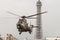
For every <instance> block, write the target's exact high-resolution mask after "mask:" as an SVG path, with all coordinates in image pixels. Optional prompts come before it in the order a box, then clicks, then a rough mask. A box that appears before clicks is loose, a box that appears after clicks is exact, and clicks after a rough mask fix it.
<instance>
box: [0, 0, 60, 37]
mask: <svg viewBox="0 0 60 40" xmlns="http://www.w3.org/2000/svg"><path fill="white" fill-rule="evenodd" d="M36 2H37V0H0V33H1V34H2V35H5V34H6V33H11V34H13V35H15V36H16V35H17V36H16V37H19V38H23V37H22V35H24V37H27V36H28V35H30V34H29V33H22V35H18V31H17V29H16V23H17V21H18V18H15V17H16V16H14V15H11V14H9V13H7V11H11V12H12V13H15V14H18V15H20V16H22V15H31V14H35V13H36V10H37V9H36ZM41 2H42V11H46V10H47V11H48V13H46V14H43V15H42V29H43V35H44V36H57V35H60V31H59V30H60V14H59V13H60V11H59V10H60V0H41ZM6 17H7V18H6ZM10 17H11V18H10ZM32 21H33V20H32ZM32 21H31V22H32ZM29 22H30V21H29ZM34 23H35V21H34V22H32V24H34ZM34 25H35V24H34ZM33 33H34V32H33ZM33 33H32V34H31V35H33ZM27 34H28V35H27ZM26 35H27V36H26ZM31 35H30V36H29V37H31ZM33 36H34V35H33Z"/></svg>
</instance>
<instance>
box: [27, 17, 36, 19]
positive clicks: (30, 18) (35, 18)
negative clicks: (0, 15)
mask: <svg viewBox="0 0 60 40" xmlns="http://www.w3.org/2000/svg"><path fill="white" fill-rule="evenodd" d="M27 19H36V17H33V18H32V17H31V18H27Z"/></svg>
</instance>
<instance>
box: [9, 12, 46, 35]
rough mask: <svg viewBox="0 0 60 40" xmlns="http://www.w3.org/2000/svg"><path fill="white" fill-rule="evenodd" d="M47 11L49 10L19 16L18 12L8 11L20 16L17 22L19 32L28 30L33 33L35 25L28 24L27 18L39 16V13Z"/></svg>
mask: <svg viewBox="0 0 60 40" xmlns="http://www.w3.org/2000/svg"><path fill="white" fill-rule="evenodd" d="M46 12H47V11H45V12H41V13H38V14H34V15H30V16H19V15H17V14H14V13H12V12H9V11H8V13H10V14H13V15H15V16H19V17H20V19H19V20H18V22H17V24H16V26H17V29H18V31H19V34H21V33H22V32H27V31H28V32H29V33H30V34H31V32H32V29H33V28H34V27H35V26H34V25H30V26H28V23H27V19H35V18H31V17H33V16H37V15H40V14H44V13H46Z"/></svg>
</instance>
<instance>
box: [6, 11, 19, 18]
mask: <svg viewBox="0 0 60 40" xmlns="http://www.w3.org/2000/svg"><path fill="white" fill-rule="evenodd" d="M7 12H8V13H10V14H12V15H15V16H18V17H20V16H19V15H17V14H14V13H12V12H9V11H7Z"/></svg>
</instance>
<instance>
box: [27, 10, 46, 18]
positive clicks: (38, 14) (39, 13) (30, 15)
mask: <svg viewBox="0 0 60 40" xmlns="http://www.w3.org/2000/svg"><path fill="white" fill-rule="evenodd" d="M44 13H47V11H45V12H41V13H38V14H34V15H30V16H27V17H26V18H29V17H32V16H36V15H40V14H44Z"/></svg>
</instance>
